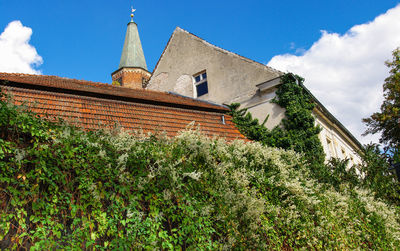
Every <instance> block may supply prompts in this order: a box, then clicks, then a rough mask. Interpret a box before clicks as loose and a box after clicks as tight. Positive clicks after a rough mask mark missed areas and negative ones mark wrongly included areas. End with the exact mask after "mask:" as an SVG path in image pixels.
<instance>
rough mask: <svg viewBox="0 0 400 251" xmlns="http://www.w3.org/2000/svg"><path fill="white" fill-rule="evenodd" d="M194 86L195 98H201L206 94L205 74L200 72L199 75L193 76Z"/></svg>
mask: <svg viewBox="0 0 400 251" xmlns="http://www.w3.org/2000/svg"><path fill="white" fill-rule="evenodd" d="M193 77H194V85H195V87H196V95H195V97H200V96H203V95H204V94H207V93H208V83H207V73H206V72H202V73H200V74H197V75H194V76H193Z"/></svg>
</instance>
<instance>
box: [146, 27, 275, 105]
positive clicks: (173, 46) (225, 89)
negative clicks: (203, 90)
mask: <svg viewBox="0 0 400 251" xmlns="http://www.w3.org/2000/svg"><path fill="white" fill-rule="evenodd" d="M203 70H206V72H207V81H208V90H209V94H208V95H204V96H201V97H199V98H200V99H204V100H209V101H213V102H217V103H221V104H223V103H225V104H229V103H232V100H234V99H237V98H241V97H242V96H243V95H244V94H246V93H248V92H249V91H250V92H252V93H253V94H254V93H255V92H256V90H257V87H256V85H257V84H259V83H262V82H265V81H268V80H270V79H272V78H275V77H277V76H279V74H280V73H279V72H278V71H276V70H273V69H271V68H269V67H267V66H265V65H262V64H260V63H257V62H254V61H251V60H249V59H246V58H244V57H241V56H238V55H236V54H234V53H231V52H228V51H225V50H223V49H220V48H218V47H216V46H213V45H211V44H209V43H207V42H206V41H204V40H202V39H200V38H198V37H196V36H194V35H192V34H190V33H188V32H186V31H184V30H182V29H180V28H177V29H176V30H175V31H174V34H173V35H172V38H171V40H170V42H169V45H168V46H167V48H166V50H165V51H164V53H163V55H162V56H161V58H160V61H159V62H158V65H157V66H156V69H155V70H154V72H153V77H152V78H151V79H150V83H149V85H148V88H149V89H157V90H163V91H175V92H177V93H179V94H182V95H187V96H191V97H193V95H194V94H193V79H191V78H192V76H193V75H195V74H196V73H198V72H201V71H203ZM165 74H167V75H165ZM188 77H190V78H188ZM160 79H162V81H161V82H162V83H161V82H160ZM189 86H192V89H191V90H190V91H189V90H187V89H186V90H185V88H183V87H189ZM190 92H191V93H190ZM188 94H189V95H188ZM249 98H251V97H249Z"/></svg>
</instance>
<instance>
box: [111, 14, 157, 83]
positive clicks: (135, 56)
mask: <svg viewBox="0 0 400 251" xmlns="http://www.w3.org/2000/svg"><path fill="white" fill-rule="evenodd" d="M134 11H135V9H133V8H132V14H131V21H130V22H129V23H128V27H127V30H126V35H125V42H124V48H123V49H122V55H121V61H120V63H119V67H118V70H116V71H114V72H113V73H111V78H112V81H113V83H115V82H118V83H119V84H120V85H121V86H124V87H129V88H133V89H141V88H143V87H144V86H145V84H146V83H147V81H148V80H149V79H150V77H151V73H150V72H149V71H148V70H147V65H146V59H145V58H144V53H143V49H142V43H141V42H140V37H139V32H138V27H137V24H136V23H135V22H133V12H134Z"/></svg>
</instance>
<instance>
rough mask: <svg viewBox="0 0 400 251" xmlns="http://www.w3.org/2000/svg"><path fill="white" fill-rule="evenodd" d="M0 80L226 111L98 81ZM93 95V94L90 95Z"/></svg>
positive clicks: (0, 76) (4, 76)
mask: <svg viewBox="0 0 400 251" xmlns="http://www.w3.org/2000/svg"><path fill="white" fill-rule="evenodd" d="M0 80H4V81H9V82H10V83H14V84H26V85H34V86H35V88H36V89H37V88H39V87H41V88H42V89H48V88H51V89H59V90H60V91H63V92H65V91H70V92H80V93H86V94H85V95H88V94H94V96H96V95H102V96H106V95H107V96H113V97H114V98H123V99H134V100H140V102H148V103H149V102H150V103H165V104H172V105H174V106H181V107H189V108H191V107H197V109H199V108H202V109H205V110H215V111H220V112H226V111H228V108H227V107H225V106H221V105H217V104H212V103H209V102H205V101H201V100H197V99H193V98H189V97H183V96H180V95H174V94H171V93H166V92H160V91H153V90H146V89H131V88H125V87H121V86H113V85H110V84H104V83H99V82H91V81H84V80H76V79H69V78H62V77H57V76H45V75H31V74H21V73H1V72H0ZM92 96H93V95H92Z"/></svg>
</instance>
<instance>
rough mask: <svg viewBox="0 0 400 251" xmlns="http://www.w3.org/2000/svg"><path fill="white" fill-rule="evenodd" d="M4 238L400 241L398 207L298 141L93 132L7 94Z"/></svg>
mask: <svg viewBox="0 0 400 251" xmlns="http://www.w3.org/2000/svg"><path fill="white" fill-rule="evenodd" d="M0 118H2V119H1V122H0V123H1V124H0V136H1V137H0V139H1V141H0V149H1V152H0V153H1V155H0V188H1V189H0V247H1V248H12V249H16V248H21V247H25V248H31V249H32V250H35V249H94V248H96V249H290V248H295V249H297V248H310V249H311V248H317V249H354V248H369V249H372V248H373V249H393V248H395V247H399V246H400V245H399V244H400V242H399V241H400V236H399V232H398V229H399V227H400V225H399V223H398V221H397V219H398V215H397V213H396V211H395V209H394V208H393V206H390V205H387V204H385V203H384V202H382V201H380V200H377V199H375V198H374V197H373V195H372V192H371V191H370V190H366V189H360V188H356V189H353V188H352V187H351V186H350V185H348V184H347V183H343V184H338V187H337V188H335V187H334V186H331V185H326V184H325V185H322V184H320V183H319V182H318V181H317V180H316V179H314V178H313V176H312V174H311V173H310V169H309V167H308V163H307V162H305V161H304V159H303V156H302V155H300V154H298V153H296V152H294V151H293V150H282V149H278V148H272V147H267V146H263V145H261V144H260V143H257V142H255V143H246V142H243V141H233V142H226V141H225V140H224V139H217V138H214V139H210V138H207V137H205V136H203V135H202V134H201V132H200V131H199V130H198V129H197V130H194V129H193V128H188V130H186V131H183V132H181V134H179V135H178V136H177V137H174V138H167V137H165V136H164V135H162V134H161V135H147V134H144V133H142V132H126V131H124V130H121V129H117V130H114V131H104V130H100V131H93V132H87V131H82V130H80V129H79V128H75V127H72V126H69V125H67V124H65V123H53V122H48V121H45V120H42V119H40V118H38V117H36V116H35V115H34V114H31V113H28V112H26V111H22V110H21V108H16V107H14V106H12V105H10V104H9V103H7V102H4V101H0Z"/></svg>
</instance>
